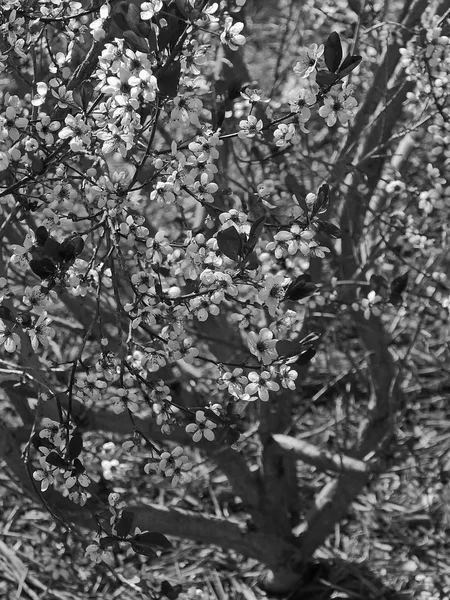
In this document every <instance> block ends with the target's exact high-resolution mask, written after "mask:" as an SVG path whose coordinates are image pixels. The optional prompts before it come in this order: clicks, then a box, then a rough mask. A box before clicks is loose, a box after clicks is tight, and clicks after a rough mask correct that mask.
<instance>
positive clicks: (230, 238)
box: [216, 226, 244, 262]
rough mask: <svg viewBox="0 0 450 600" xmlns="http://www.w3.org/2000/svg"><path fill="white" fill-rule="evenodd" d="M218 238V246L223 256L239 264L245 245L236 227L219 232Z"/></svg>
mask: <svg viewBox="0 0 450 600" xmlns="http://www.w3.org/2000/svg"><path fill="white" fill-rule="evenodd" d="M216 238H217V245H218V246H219V250H220V251H221V252H222V254H225V256H228V258H231V259H232V260H235V261H236V262H239V260H240V258H241V256H242V252H243V248H244V243H243V240H242V237H241V235H240V233H239V232H238V230H237V229H236V227H233V226H231V227H228V228H227V229H224V230H223V231H219V233H218V234H217V236H216Z"/></svg>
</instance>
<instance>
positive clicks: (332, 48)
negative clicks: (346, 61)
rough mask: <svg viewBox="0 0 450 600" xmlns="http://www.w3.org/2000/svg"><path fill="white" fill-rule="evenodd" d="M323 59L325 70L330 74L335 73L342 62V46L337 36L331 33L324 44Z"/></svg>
mask: <svg viewBox="0 0 450 600" xmlns="http://www.w3.org/2000/svg"><path fill="white" fill-rule="evenodd" d="M323 57H324V59H325V64H326V65H327V68H328V70H329V71H331V72H332V73H336V71H337V70H338V69H339V65H340V64H341V61H342V45H341V40H340V38H339V34H338V33H336V32H335V31H333V33H330V35H329V36H328V39H327V41H326V42H325V47H324V51H323Z"/></svg>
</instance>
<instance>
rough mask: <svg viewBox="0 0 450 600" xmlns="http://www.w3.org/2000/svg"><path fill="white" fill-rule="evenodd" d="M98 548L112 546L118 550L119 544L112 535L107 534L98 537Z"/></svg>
mask: <svg viewBox="0 0 450 600" xmlns="http://www.w3.org/2000/svg"><path fill="white" fill-rule="evenodd" d="M99 544H100V548H112V549H113V550H117V551H118V550H119V549H120V546H119V544H118V543H117V540H116V539H114V538H113V537H109V535H107V536H106V537H102V538H101V539H100V542H99Z"/></svg>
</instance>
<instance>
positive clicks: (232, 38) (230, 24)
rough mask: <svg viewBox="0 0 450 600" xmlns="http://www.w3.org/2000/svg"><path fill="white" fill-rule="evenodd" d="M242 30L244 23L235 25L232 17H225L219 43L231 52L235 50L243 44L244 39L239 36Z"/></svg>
mask: <svg viewBox="0 0 450 600" xmlns="http://www.w3.org/2000/svg"><path fill="white" fill-rule="evenodd" d="M243 29H244V23H235V22H234V21H233V18H232V17H230V16H228V17H226V19H225V28H224V30H223V32H222V33H221V35H220V41H221V42H222V44H226V45H227V46H228V47H229V48H230V49H231V50H237V49H238V48H239V46H243V45H244V44H245V37H244V36H243V35H242V34H241V31H242V30H243Z"/></svg>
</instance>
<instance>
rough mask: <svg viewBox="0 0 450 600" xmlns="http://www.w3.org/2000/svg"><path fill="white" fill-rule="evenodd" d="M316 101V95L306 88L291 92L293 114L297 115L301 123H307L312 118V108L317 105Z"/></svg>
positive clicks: (290, 99) (290, 101)
mask: <svg viewBox="0 0 450 600" xmlns="http://www.w3.org/2000/svg"><path fill="white" fill-rule="evenodd" d="M316 100H317V99H316V95H315V94H313V92H311V91H310V90H307V89H306V88H302V89H300V90H292V91H291V92H289V106H290V107H291V113H294V114H296V115H297V119H298V121H299V122H300V123H306V122H307V121H309V119H310V118H311V107H312V106H313V105H314V104H315V103H316Z"/></svg>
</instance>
